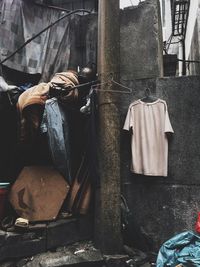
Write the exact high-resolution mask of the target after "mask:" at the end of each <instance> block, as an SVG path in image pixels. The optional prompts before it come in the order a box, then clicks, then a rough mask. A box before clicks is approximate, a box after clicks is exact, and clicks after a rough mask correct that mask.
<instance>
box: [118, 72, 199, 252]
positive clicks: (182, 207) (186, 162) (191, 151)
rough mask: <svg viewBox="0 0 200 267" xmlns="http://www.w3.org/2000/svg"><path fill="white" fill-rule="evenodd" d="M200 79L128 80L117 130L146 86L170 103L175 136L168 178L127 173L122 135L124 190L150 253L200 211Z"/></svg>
mask: <svg viewBox="0 0 200 267" xmlns="http://www.w3.org/2000/svg"><path fill="white" fill-rule="evenodd" d="M199 84H200V77H199V76H190V77H189V76H188V77H180V78H157V79H141V80H133V81H127V82H126V85H128V86H130V87H131V88H133V89H132V94H131V95H129V96H128V95H125V94H124V95H122V96H121V104H120V116H121V128H122V127H123V123H124V120H125V116H126V112H127V110H128V106H129V104H130V103H131V102H133V101H134V100H136V99H138V98H141V97H143V96H144V91H145V89H146V88H147V87H149V88H151V91H152V94H153V95H155V96H156V97H159V98H162V99H164V100H165V101H166V102H167V104H168V109H169V115H170V119H171V123H172V126H173V129H174V132H175V133H174V134H173V136H172V138H171V139H170V140H169V165H168V172H169V174H168V177H167V178H166V177H165V178H164V177H150V176H142V175H135V174H132V173H131V172H130V171H129V167H130V166H129V165H130V160H131V154H130V136H129V134H127V133H126V132H125V131H123V130H122V133H121V176H122V191H123V193H124V195H125V196H126V197H127V200H128V205H129V206H130V209H131V211H132V213H133V215H134V218H135V221H136V223H137V224H139V225H140V226H142V227H143V229H144V230H145V232H146V233H147V234H148V235H149V236H150V237H152V239H153V242H154V245H153V249H155V250H156V249H158V248H159V246H160V245H161V243H162V242H164V241H165V240H167V239H169V238H170V237H172V236H174V235H175V234H176V233H180V232H182V231H184V230H189V229H193V226H194V224H195V221H196V216H197V212H198V211H200V194H199V191H200V164H199V160H200V142H199V136H200V109H199V102H200V92H199Z"/></svg>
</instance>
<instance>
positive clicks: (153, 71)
mask: <svg viewBox="0 0 200 267" xmlns="http://www.w3.org/2000/svg"><path fill="white" fill-rule="evenodd" d="M120 30H121V35H120V45H121V51H120V53H121V61H120V75H121V77H122V78H123V79H131V78H135V79H137V78H148V77H161V76H162V75H163V60H162V49H163V47H162V29H161V17H160V10H159V2H158V1H157V0H153V1H150V0H147V1H145V2H142V3H141V4H140V5H138V6H136V7H133V8H130V9H125V10H124V11H123V12H121V29H120Z"/></svg>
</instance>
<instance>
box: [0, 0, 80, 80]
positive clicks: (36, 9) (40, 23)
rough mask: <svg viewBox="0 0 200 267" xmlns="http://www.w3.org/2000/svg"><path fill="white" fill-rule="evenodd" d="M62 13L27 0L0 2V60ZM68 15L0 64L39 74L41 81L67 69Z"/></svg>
mask: <svg viewBox="0 0 200 267" xmlns="http://www.w3.org/2000/svg"><path fill="white" fill-rule="evenodd" d="M64 14H65V13H63V12H61V11H57V10H53V9H48V8H44V7H40V6H37V5H35V4H33V2H32V1H28V0H24V1H23V0H0V36H1V38H0V61H2V60H4V59H5V58H6V57H8V56H9V55H10V54H12V53H13V52H14V51H15V50H16V49H18V48H19V47H20V46H21V45H23V43H24V42H26V41H27V40H28V39H30V38H31V37H33V36H34V35H36V34H37V33H39V32H40V31H41V30H43V29H44V28H45V27H46V26H48V25H50V24H51V23H52V22H54V21H56V20H57V19H58V18H60V17H61V16H63V15H64ZM74 19H75V17H74V16H69V17H67V18H65V19H63V20H61V21H60V22H59V23H57V24H56V25H54V26H53V27H51V28H50V29H49V30H47V31H45V32H44V33H42V34H41V35H40V36H38V37H37V38H36V39H34V40H33V41H32V42H30V43H29V44H27V45H26V46H25V47H24V48H23V49H22V50H20V52H18V53H17V54H15V55H14V56H13V57H12V58H10V59H9V60H8V61H6V62H5V63H4V65H5V66H7V67H10V68H13V69H16V70H18V71H22V72H26V73H30V74H36V73H41V74H42V81H48V80H49V79H50V75H51V74H53V73H56V72H59V71H64V70H66V69H67V68H68V64H69V59H70V49H71V36H72V34H74V33H73V29H74V27H72V24H73V21H74Z"/></svg>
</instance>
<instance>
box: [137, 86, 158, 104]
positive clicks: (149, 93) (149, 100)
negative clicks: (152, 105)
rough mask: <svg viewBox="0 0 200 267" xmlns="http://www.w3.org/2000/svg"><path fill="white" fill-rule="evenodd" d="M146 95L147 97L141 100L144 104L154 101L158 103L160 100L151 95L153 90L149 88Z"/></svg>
mask: <svg viewBox="0 0 200 267" xmlns="http://www.w3.org/2000/svg"><path fill="white" fill-rule="evenodd" d="M144 94H145V97H143V98H141V100H142V101H143V102H153V101H156V100H157V99H158V98H157V97H154V96H152V95H151V90H150V88H148V87H147V88H146V89H145V93H144Z"/></svg>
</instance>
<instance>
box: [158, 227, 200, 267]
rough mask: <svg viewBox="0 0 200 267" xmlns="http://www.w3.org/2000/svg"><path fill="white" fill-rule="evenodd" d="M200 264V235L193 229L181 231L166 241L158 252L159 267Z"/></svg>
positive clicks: (192, 266)
mask: <svg viewBox="0 0 200 267" xmlns="http://www.w3.org/2000/svg"><path fill="white" fill-rule="evenodd" d="M178 264H182V266H187V267H199V266H200V236H199V235H198V234H195V233H194V232H192V231H187V232H183V233H180V234H178V235H176V236H174V237H173V238H171V239H169V240H168V241H166V242H165V243H164V244H163V245H162V247H161V248H160V251H159V253H158V257H157V262H156V266H157V267H166V266H170V267H175V266H177V265H178Z"/></svg>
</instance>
